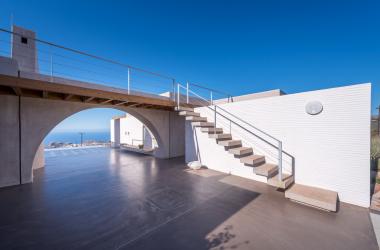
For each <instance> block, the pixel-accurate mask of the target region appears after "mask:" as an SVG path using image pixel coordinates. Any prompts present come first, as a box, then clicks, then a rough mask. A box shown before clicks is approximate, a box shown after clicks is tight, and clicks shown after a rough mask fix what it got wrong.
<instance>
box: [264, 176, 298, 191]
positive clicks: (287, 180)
mask: <svg viewBox="0 0 380 250" xmlns="http://www.w3.org/2000/svg"><path fill="white" fill-rule="evenodd" d="M293 182H294V177H293V175H289V174H284V173H283V174H282V181H280V180H279V179H278V174H276V175H275V176H273V177H270V178H268V184H269V185H271V186H273V187H277V188H281V189H286V188H288V187H289V185H290V184H292V183H293Z"/></svg>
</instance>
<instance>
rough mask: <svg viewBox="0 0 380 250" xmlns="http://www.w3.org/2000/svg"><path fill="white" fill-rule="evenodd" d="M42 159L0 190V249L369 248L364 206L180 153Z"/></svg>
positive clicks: (372, 243)
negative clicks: (290, 192) (189, 163)
mask: <svg viewBox="0 0 380 250" xmlns="http://www.w3.org/2000/svg"><path fill="white" fill-rule="evenodd" d="M46 163H47V166H46V168H45V169H40V170H38V171H36V172H35V181H34V183H33V184H28V185H23V186H17V187H9V188H4V189H0V249H176V250H182V249H197V250H198V249H345V250H346V249H377V244H376V239H375V235H374V232H373V229H372V226H371V223H370V219H369V214H368V211H367V210H366V209H362V208H359V207H355V206H349V205H346V204H341V208H340V211H339V213H337V214H334V213H326V212H322V211H319V210H315V209H312V208H308V207H304V206H302V205H299V204H295V203H292V202H290V201H287V200H286V199H285V198H284V197H283V193H281V192H278V191H276V190H274V189H273V188H271V187H268V186H267V185H265V184H262V183H257V182H254V181H249V180H246V179H242V178H239V177H233V176H227V175H224V174H215V173H212V174H210V175H208V174H205V175H203V176H200V175H196V174H193V173H191V172H187V171H184V169H185V164H184V163H183V158H176V159H171V160H158V159H154V158H153V157H150V156H141V155H137V154H133V153H125V152H124V153H123V152H120V151H118V150H110V149H96V150H90V151H86V152H85V151H83V152H82V153H79V151H78V154H77V152H75V153H72V154H67V155H66V157H63V155H62V156H59V157H55V156H54V157H47V161H46Z"/></svg>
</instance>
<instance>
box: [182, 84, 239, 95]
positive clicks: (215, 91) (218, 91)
mask: <svg viewBox="0 0 380 250" xmlns="http://www.w3.org/2000/svg"><path fill="white" fill-rule="evenodd" d="M188 84H189V85H190V86H195V87H197V88H201V89H206V90H209V91H212V92H214V93H219V94H223V95H226V96H227V97H228V98H230V97H232V96H231V95H230V94H228V93H226V92H223V91H220V90H217V89H212V88H209V87H204V86H201V85H198V84H195V83H191V82H189V83H188Z"/></svg>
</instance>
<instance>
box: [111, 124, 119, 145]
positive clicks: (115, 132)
mask: <svg viewBox="0 0 380 250" xmlns="http://www.w3.org/2000/svg"><path fill="white" fill-rule="evenodd" d="M110 123H111V124H110V130H111V131H110V132H111V133H110V137H111V146H112V147H119V146H120V118H117V119H111V121H110Z"/></svg>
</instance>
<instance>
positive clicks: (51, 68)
mask: <svg viewBox="0 0 380 250" xmlns="http://www.w3.org/2000/svg"><path fill="white" fill-rule="evenodd" d="M53 70H54V69H53V55H50V81H51V82H52V81H53V74H54V73H53Z"/></svg>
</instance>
